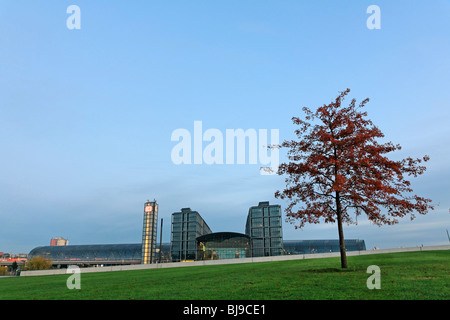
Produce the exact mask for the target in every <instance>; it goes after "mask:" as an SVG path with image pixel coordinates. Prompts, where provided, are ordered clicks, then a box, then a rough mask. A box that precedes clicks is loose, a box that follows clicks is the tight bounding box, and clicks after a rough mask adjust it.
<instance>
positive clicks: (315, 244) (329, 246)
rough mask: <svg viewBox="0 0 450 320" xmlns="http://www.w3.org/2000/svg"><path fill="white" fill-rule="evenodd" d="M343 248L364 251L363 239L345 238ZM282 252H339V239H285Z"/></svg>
mask: <svg viewBox="0 0 450 320" xmlns="http://www.w3.org/2000/svg"><path fill="white" fill-rule="evenodd" d="M344 243H345V249H346V250H347V251H365V250H366V244H365V242H364V240H359V239H345V240H344ZM283 244H284V254H310V253H328V252H340V249H339V240H337V239H336V240H335V239H333V240H285V241H284V242H283Z"/></svg>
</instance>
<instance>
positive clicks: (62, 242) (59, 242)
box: [50, 237, 69, 247]
mask: <svg viewBox="0 0 450 320" xmlns="http://www.w3.org/2000/svg"><path fill="white" fill-rule="evenodd" d="M67 245H69V240H67V239H64V238H63V237H55V238H52V239H51V240H50V246H51V247H56V246H67Z"/></svg>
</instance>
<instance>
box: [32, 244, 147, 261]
mask: <svg viewBox="0 0 450 320" xmlns="http://www.w3.org/2000/svg"><path fill="white" fill-rule="evenodd" d="M141 247H142V246H141V244H140V243H137V244H134V243H133V244H95V245H74V246H73V245H71V246H43V247H36V248H34V249H33V250H31V251H30V253H29V254H28V259H32V258H34V257H44V258H46V259H52V260H53V261H52V263H53V264H54V265H67V264H85V265H96V264H106V265H111V264H138V263H140V262H141Z"/></svg>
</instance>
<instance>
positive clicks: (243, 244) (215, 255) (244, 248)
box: [197, 232, 251, 260]
mask: <svg viewBox="0 0 450 320" xmlns="http://www.w3.org/2000/svg"><path fill="white" fill-rule="evenodd" d="M249 257H251V249H250V237H249V236H247V235H246V234H242V233H236V232H216V233H210V234H206V235H203V236H200V237H198V238H197V260H220V259H239V258H249Z"/></svg>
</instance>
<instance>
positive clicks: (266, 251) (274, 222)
mask: <svg viewBox="0 0 450 320" xmlns="http://www.w3.org/2000/svg"><path fill="white" fill-rule="evenodd" d="M245 234H246V235H247V236H249V237H250V239H251V248H252V257H263V256H279V255H281V254H282V252H283V231H282V228H281V207H280V205H270V204H269V202H268V201H266V202H260V203H259V204H258V206H255V207H250V209H249V210H248V216H247V223H246V225H245Z"/></svg>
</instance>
